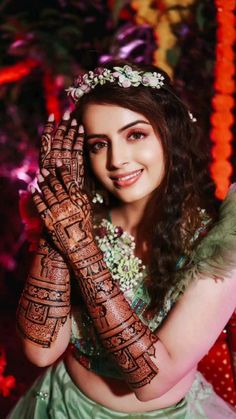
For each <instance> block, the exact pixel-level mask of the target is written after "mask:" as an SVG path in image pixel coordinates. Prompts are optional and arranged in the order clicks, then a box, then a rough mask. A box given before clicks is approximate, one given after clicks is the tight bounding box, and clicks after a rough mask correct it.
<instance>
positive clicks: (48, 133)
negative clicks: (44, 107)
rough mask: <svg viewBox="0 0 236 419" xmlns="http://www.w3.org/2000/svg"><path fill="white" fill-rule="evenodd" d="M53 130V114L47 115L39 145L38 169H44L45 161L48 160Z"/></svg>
mask: <svg viewBox="0 0 236 419" xmlns="http://www.w3.org/2000/svg"><path fill="white" fill-rule="evenodd" d="M54 128H55V118H54V114H51V115H49V118H48V120H47V123H46V124H45V127H44V130H43V133H42V136H41V144H40V162H39V165H40V167H45V160H48V159H49V154H50V151H51V142H52V132H53V131H54Z"/></svg>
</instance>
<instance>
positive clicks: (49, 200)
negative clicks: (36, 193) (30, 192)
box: [37, 169, 58, 209]
mask: <svg viewBox="0 0 236 419" xmlns="http://www.w3.org/2000/svg"><path fill="white" fill-rule="evenodd" d="M43 175H44V176H43ZM50 176H53V175H50V174H49V172H48V171H47V170H45V169H42V174H39V175H38V176H37V179H38V184H39V187H40V190H41V191H42V194H43V198H44V201H45V202H46V204H47V206H48V208H49V209H51V208H52V207H53V205H55V204H58V200H57V198H56V196H55V195H54V193H53V191H52V190H51V189H50V186H49V178H50Z"/></svg>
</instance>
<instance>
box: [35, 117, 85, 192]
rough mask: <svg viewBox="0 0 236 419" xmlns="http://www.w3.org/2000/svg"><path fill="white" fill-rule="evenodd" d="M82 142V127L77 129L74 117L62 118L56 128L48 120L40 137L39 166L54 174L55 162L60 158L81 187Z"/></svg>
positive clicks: (82, 173) (82, 170)
mask: <svg viewBox="0 0 236 419" xmlns="http://www.w3.org/2000/svg"><path fill="white" fill-rule="evenodd" d="M83 142H84V130H83V127H82V126H80V127H79V129H78V127H77V122H76V120H75V119H73V120H72V121H69V120H68V119H62V121H61V122H60V124H59V126H58V127H57V128H56V129H55V124H54V122H53V121H48V122H47V124H46V125H45V128H44V132H43V135H42V138H41V152H40V168H41V169H43V168H44V169H47V170H48V171H49V172H50V173H52V174H53V175H55V174H56V164H57V162H58V160H60V161H61V162H62V164H63V165H64V166H65V167H66V168H67V170H68V172H69V173H70V174H71V175H72V177H73V178H74V179H75V180H76V181H77V182H78V184H79V187H80V188H83V184H84V165H83Z"/></svg>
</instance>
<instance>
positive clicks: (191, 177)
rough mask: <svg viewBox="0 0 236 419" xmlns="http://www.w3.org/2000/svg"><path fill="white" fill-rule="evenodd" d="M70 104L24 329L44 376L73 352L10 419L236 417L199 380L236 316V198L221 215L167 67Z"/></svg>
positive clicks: (112, 67) (27, 291)
mask: <svg viewBox="0 0 236 419" xmlns="http://www.w3.org/2000/svg"><path fill="white" fill-rule="evenodd" d="M68 94H69V95H70V96H71V97H72V98H73V99H74V101H75V102H77V101H78V103H79V106H78V108H77V109H76V112H75V117H74V118H71V117H70V115H69V114H68V113H66V114H65V115H64V118H63V120H62V122H61V124H60V125H59V127H58V128H56V129H55V126H54V122H53V117H50V118H49V121H48V123H47V125H46V127H45V132H44V134H43V138H42V151H41V159H40V165H41V171H40V175H39V176H38V184H39V188H40V192H39V191H37V190H35V189H34V188H33V189H31V191H32V195H33V199H34V203H35V205H36V207H37V210H38V212H39V214H40V216H41V218H42V220H43V222H44V226H45V228H44V231H43V233H42V237H41V240H40V243H39V247H38V251H37V252H36V254H35V258H34V262H33V264H32V268H31V272H30V274H29V277H28V279H27V282H26V285H25V288H24V290H23V294H22V297H21V300H20V303H19V308H18V314H17V323H18V329H19V331H20V332H21V335H22V341H23V346H24V350H25V353H26V355H27V356H28V358H29V359H30V360H31V361H32V362H33V363H35V364H37V365H39V366H47V365H50V364H53V363H55V361H57V360H58V359H59V358H60V357H61V355H62V354H63V353H64V352H65V350H66V349H67V347H68V344H69V342H71V345H70V348H69V350H67V353H66V357H65V360H64V361H60V362H58V363H56V364H55V365H53V366H52V367H50V368H49V369H48V370H47V371H46V373H45V374H44V375H43V376H42V377H41V378H39V379H38V380H37V382H36V383H35V384H34V386H33V388H32V389H31V390H30V391H29V392H28V393H27V395H26V396H25V397H24V398H23V399H22V400H21V401H20V402H19V403H18V405H17V406H16V408H15V410H14V411H13V412H12V414H11V415H10V416H9V417H10V418H20V417H22V418H23V417H24V418H46V417H50V418H54V417H55V418H67V417H68V418H113V417H114V418H115V417H116V418H124V417H125V418H127V417H134V418H142V417H143V418H144V417H153V418H167V417H168V418H172V417H174V418H191V419H192V418H214V419H216V418H226V417H230V418H231V417H232V418H233V417H236V411H235V410H234V409H233V408H232V407H230V406H229V405H227V404H226V403H225V402H223V400H221V399H220V398H219V397H218V396H217V395H216V394H215V393H214V392H213V390H212V388H211V386H210V385H209V384H208V383H207V382H206V381H205V380H204V379H203V377H202V376H201V375H200V374H199V373H197V372H196V369H197V364H198V362H199V361H200V360H201V358H202V357H203V356H204V355H205V354H206V353H207V352H208V350H209V349H210V347H211V346H212V345H213V343H214V341H215V340H216V338H217V336H218V335H219V334H220V332H221V330H222V329H223V327H224V326H225V324H226V323H227V321H228V320H229V318H230V316H231V314H232V313H233V311H234V309H235V306H236V298H235V295H236V281H235V277H236V258H235V253H234V251H233V250H234V249H235V247H236V239H235V225H236V223H235V221H236V193H235V188H234V187H233V188H231V191H230V192H229V195H228V197H227V198H226V200H225V202H224V203H223V204H222V206H221V208H220V212H219V214H218V213H217V210H216V208H215V205H214V197H213V186H212V184H211V182H210V180H209V178H208V171H207V169H208V167H207V163H208V162H207V157H206V153H205V151H204V150H203V149H202V147H203V145H202V143H201V141H200V139H199V135H198V132H197V127H196V123H195V120H194V118H193V116H192V115H191V114H190V113H189V111H188V109H187V108H186V106H185V105H184V104H183V103H182V101H181V100H180V99H179V98H178V97H177V96H176V93H175V92H174V90H173V87H172V86H171V82H170V80H169V78H168V76H167V74H165V73H164V72H163V71H161V70H159V69H157V68H155V67H153V66H143V65H142V66H141V65H134V64H129V63H126V62H115V63H110V64H109V66H107V68H106V69H104V68H99V69H96V71H95V72H89V73H88V74H85V75H84V76H80V77H78V79H77V80H76V81H75V85H74V86H73V87H72V88H70V89H68ZM77 121H78V122H77ZM77 124H79V125H77ZM78 127H79V128H78ZM101 204H102V205H101ZM70 284H71V286H72V292H71V297H72V305H73V308H72V316H70V312H71V299H70Z"/></svg>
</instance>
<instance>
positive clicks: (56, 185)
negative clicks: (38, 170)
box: [47, 175, 68, 203]
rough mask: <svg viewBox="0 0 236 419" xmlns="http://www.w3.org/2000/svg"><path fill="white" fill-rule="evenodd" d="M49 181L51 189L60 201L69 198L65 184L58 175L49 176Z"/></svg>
mask: <svg viewBox="0 0 236 419" xmlns="http://www.w3.org/2000/svg"><path fill="white" fill-rule="evenodd" d="M47 182H48V183H49V185H50V189H51V190H52V191H53V193H54V195H55V197H56V199H57V202H58V203H62V202H63V201H65V200H66V199H67V200H68V194H67V192H66V191H65V189H64V186H63V185H62V183H61V182H60V180H59V179H58V178H57V177H56V176H53V175H50V176H48V177H47Z"/></svg>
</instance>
